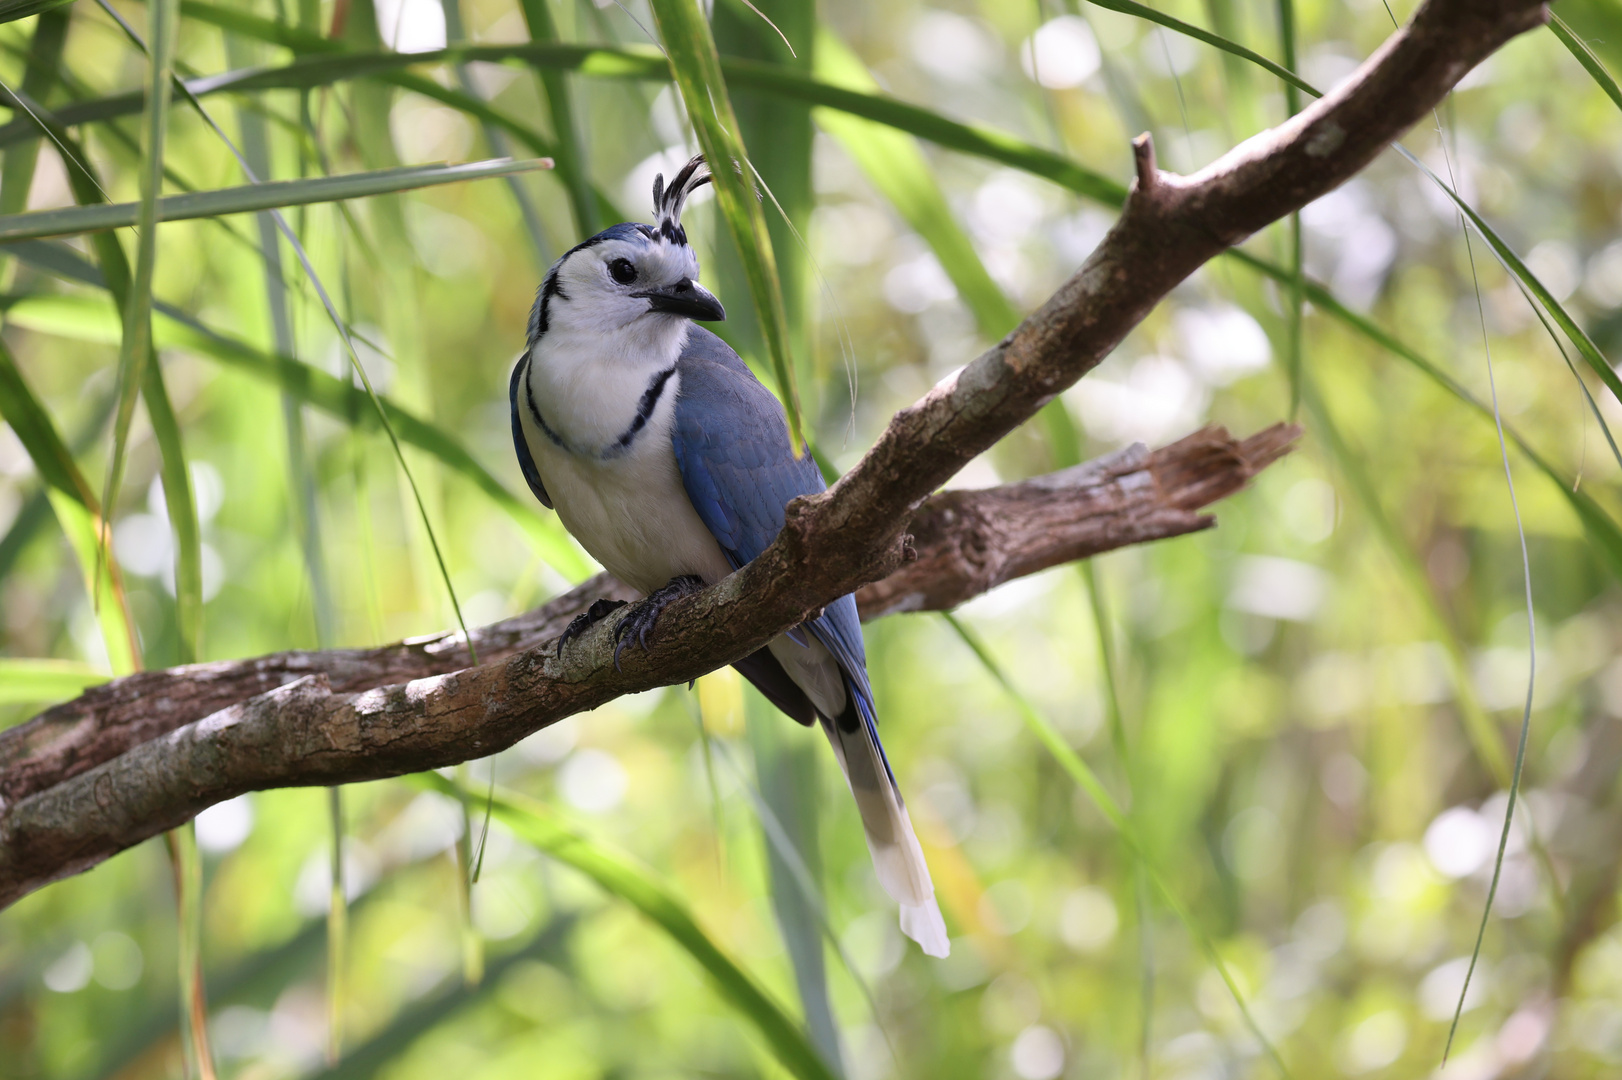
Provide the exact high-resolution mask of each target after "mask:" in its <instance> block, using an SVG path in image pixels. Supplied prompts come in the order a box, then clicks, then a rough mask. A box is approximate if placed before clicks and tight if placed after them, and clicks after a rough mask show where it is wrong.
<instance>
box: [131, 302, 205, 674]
mask: <svg viewBox="0 0 1622 1080" xmlns="http://www.w3.org/2000/svg"><path fill="white" fill-rule="evenodd" d="M147 298H148V303H149V305H150V301H151V294H150V293H148V296H147ZM147 319H148V321H149V322H150V320H151V309H150V306H149V307H148V311H147ZM149 332H150V331H149ZM148 349H149V350H151V352H150V355H149V356H148V357H147V363H146V372H145V375H144V376H143V377H142V385H141V397H142V398H143V399H144V400H145V401H146V414H147V419H148V420H149V421H151V423H152V434H153V436H154V437H155V439H156V440H157V443H158V455H159V458H158V460H159V474H160V475H161V476H162V477H163V501H164V507H165V509H166V510H167V511H168V514H169V528H170V530H171V531H172V532H173V533H174V537H175V625H176V628H177V629H178V631H179V640H180V657H179V660H180V663H182V664H191V663H195V662H196V661H197V659H198V656H199V649H200V647H201V641H202V633H203V556H202V547H203V538H202V528H201V526H200V525H199V523H198V520H197V498H196V494H195V492H193V491H192V482H191V471H190V469H188V468H187V465H186V451H185V447H184V444H183V443H182V440H181V434H180V422H179V420H178V419H176V417H175V410H174V406H173V405H172V404H171V403H170V401H169V390H168V388H167V387H166V386H165V385H164V381H163V369H162V367H161V366H160V365H159V362H158V356H157V350H156V349H155V348H153V346H152V345H151V344H150V343H149V344H148Z"/></svg>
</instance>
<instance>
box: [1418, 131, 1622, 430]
mask: <svg viewBox="0 0 1622 1080" xmlns="http://www.w3.org/2000/svg"><path fill="white" fill-rule="evenodd" d="M1396 151H1397V153H1399V154H1401V155H1402V156H1403V157H1405V158H1407V159H1408V161H1409V163H1410V164H1412V165H1413V166H1414V167H1415V168H1416V169H1418V170H1419V171H1421V172H1423V173H1424V174H1425V175H1426V176H1427V177H1429V178H1430V180H1431V181H1432V182H1433V183H1434V184H1436V186H1437V187H1439V188H1441V189H1442V192H1443V193H1444V194H1445V195H1447V197H1448V198H1449V199H1451V200H1452V201H1453V205H1455V206H1457V207H1458V208H1459V212H1460V213H1461V214H1463V215H1464V216H1465V217H1466V218H1468V219H1469V221H1470V224H1471V225H1474V226H1475V229H1476V232H1478V233H1480V234H1481V237H1482V239H1484V240H1486V241H1487V246H1488V247H1490V248H1492V250H1493V254H1495V255H1497V256H1498V258H1499V259H1500V260H1501V261H1502V262H1503V263H1504V265H1505V266H1506V267H1507V268H1508V269H1509V271H1510V273H1512V274H1514V275H1515V277H1517V278H1519V279H1520V281H1521V284H1523V285H1525V286H1526V288H1527V289H1528V290H1530V291H1531V293H1532V295H1533V296H1535V297H1537V299H1538V303H1540V304H1542V305H1543V308H1544V310H1545V311H1547V312H1548V313H1549V317H1550V318H1552V319H1553V320H1554V322H1555V325H1556V326H1558V327H1560V329H1561V330H1562V331H1563V332H1564V333H1565V335H1566V336H1567V337H1568V338H1570V339H1571V343H1572V344H1573V345H1575V346H1577V352H1578V353H1580V354H1581V355H1582V358H1583V359H1584V360H1585V361H1587V363H1588V366H1589V368H1591V369H1592V370H1593V372H1594V374H1596V375H1598V376H1599V378H1600V381H1601V382H1603V383H1604V384H1605V386H1606V387H1607V388H1608V389H1609V390H1610V391H1611V393H1612V394H1614V395H1615V396H1616V399H1617V400H1618V401H1622V378H1618V376H1617V374H1616V372H1615V371H1614V370H1613V369H1612V368H1611V363H1610V361H1609V360H1607V359H1606V358H1605V354H1604V353H1602V352H1600V350H1599V346H1598V345H1595V344H1594V341H1593V339H1592V338H1590V337H1589V336H1588V333H1587V332H1586V331H1585V330H1583V328H1582V327H1581V326H1580V325H1578V323H1577V320H1576V319H1574V318H1572V316H1571V313H1570V312H1568V311H1567V310H1566V309H1565V307H1564V306H1563V305H1562V304H1561V303H1560V301H1559V300H1557V299H1555V296H1554V294H1553V293H1551V292H1550V291H1549V289H1548V287H1547V286H1546V285H1544V284H1543V282H1541V281H1539V280H1538V276H1537V275H1536V274H1534V273H1532V271H1531V269H1530V268H1529V267H1528V266H1527V265H1526V263H1524V262H1522V261H1521V257H1520V256H1519V255H1517V254H1515V250H1514V249H1513V248H1511V247H1510V246H1509V244H1508V243H1507V242H1505V240H1504V238H1503V237H1501V236H1499V235H1498V232H1497V230H1495V229H1494V228H1493V227H1492V226H1491V225H1488V224H1487V222H1486V219H1484V218H1483V217H1482V216H1481V215H1480V214H1479V213H1477V212H1476V210H1475V208H1474V207H1472V206H1471V205H1470V204H1469V203H1467V202H1465V201H1464V200H1463V199H1462V198H1460V197H1459V195H1458V193H1457V192H1456V191H1454V190H1453V188H1452V186H1451V185H1449V184H1448V183H1447V182H1446V181H1444V180H1443V179H1442V178H1441V177H1439V176H1437V175H1436V174H1435V173H1434V172H1432V171H1431V170H1430V168H1429V167H1428V166H1426V165H1425V163H1424V162H1422V161H1420V160H1419V159H1418V158H1417V157H1415V156H1414V155H1413V154H1411V153H1409V152H1408V151H1407V150H1406V149H1404V148H1403V147H1402V146H1401V145H1397V146H1396Z"/></svg>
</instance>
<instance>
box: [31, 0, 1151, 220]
mask: <svg viewBox="0 0 1622 1080" xmlns="http://www.w3.org/2000/svg"><path fill="white" fill-rule="evenodd" d="M205 7H207V5H202V4H192V3H188V4H186V5H185V6H184V7H183V10H185V11H187V12H188V13H189V12H192V11H193V10H196V9H202V8H205ZM207 21H209V22H211V23H214V24H216V25H222V26H226V27H227V28H228V29H232V30H233V31H236V32H244V33H249V34H250V36H255V37H259V38H260V39H264V40H271V39H275V38H276V37H278V36H280V37H288V36H291V35H293V34H295V33H296V32H294V31H287V30H284V31H283V32H282V33H281V34H279V35H278V34H272V33H271V32H270V30H268V29H264V27H275V25H276V24H274V23H265V22H264V21H263V20H252V19H251V17H249V16H238V15H236V13H224V12H223V11H222V10H221V9H212V8H210V9H209V15H208V19H207ZM260 24H263V26H261V25H260ZM315 40H318V41H319V40H322V39H315ZM332 45H333V43H332V42H325V47H324V48H323V49H322V51H323V52H324V53H325V54H326V55H317V56H307V57H303V58H301V59H299V60H295V61H294V62H293V63H291V64H288V65H286V66H284V67H280V68H259V69H252V70H248V71H235V72H226V73H224V74H221V75H216V76H210V77H208V78H204V79H192V80H188V81H187V86H188V88H189V89H190V90H191V91H192V92H193V93H195V94H196V95H197V96H198V97H207V96H209V95H211V94H217V93H225V92H228V91H236V92H251V91H258V90H276V89H307V88H313V87H318V86H326V85H330V84H332V83H336V82H343V81H346V80H350V79H365V78H383V79H388V80H389V81H392V82H394V83H395V85H398V86H401V87H403V88H406V89H411V90H415V91H416V92H418V93H423V94H427V95H430V96H433V97H435V98H436V99H437V100H440V101H443V102H445V103H446V104H448V105H451V106H452V107H454V108H458V109H462V110H463V111H466V112H469V114H470V115H474V116H476V117H479V118H481V119H482V118H489V119H491V120H492V122H496V123H499V124H500V125H501V126H502V127H503V128H504V129H505V130H507V131H510V132H512V133H513V134H514V135H515V136H516V137H518V138H520V139H523V140H525V141H526V142H527V144H528V145H531V146H532V148H533V149H534V150H535V152H536V153H539V154H550V153H553V152H554V150H555V147H554V146H553V144H552V143H550V142H549V141H547V140H545V139H544V138H542V137H541V136H539V135H538V134H537V133H536V132H534V131H533V129H529V128H526V127H524V125H522V124H519V123H518V122H517V121H514V120H513V119H512V118H510V117H507V116H506V115H505V114H502V113H497V112H495V111H494V110H490V109H489V107H488V106H483V105H481V104H480V103H478V102H476V101H473V100H472V99H469V98H468V97H467V95H465V94H460V93H459V92H456V91H450V90H447V89H446V88H444V87H440V86H438V84H435V83H433V82H432V80H429V79H421V81H420V82H416V83H408V82H406V81H404V79H405V77H406V75H407V74H408V73H406V72H403V71H402V70H401V69H404V68H407V67H410V66H414V65H419V64H434V63H457V62H467V61H476V60H477V61H484V62H487V63H502V62H523V63H527V64H531V65H536V66H546V67H555V68H558V69H560V70H570V71H577V72H579V73H581V74H582V75H587V76H591V77H594V78H605V79H633V80H646V81H658V82H668V81H669V80H670V67H669V65H668V64H667V63H666V62H665V60H664V58H663V57H662V56H660V55H659V54H658V53H657V52H654V51H652V50H641V49H635V48H603V47H596V46H584V45H563V44H553V45H544V46H543V45H538V44H531V45H477V46H462V47H459V48H454V49H445V50H440V51H438V52H430V53H407V54H400V53H381V52H379V53H367V52H348V51H345V52H343V53H341V54H336V55H335V54H333V49H332ZM296 47H298V48H307V47H313V45H312V43H310V42H308V41H306V40H305V39H302V38H300V39H298V41H297V44H296ZM339 48H342V47H341V46H339ZM720 64H721V69H722V71H723V72H724V74H725V76H726V81H727V84H728V85H729V86H733V87H737V88H739V89H747V90H757V91H760V92H762V93H767V94H772V95H775V96H778V97H782V98H786V99H790V100H795V101H803V102H805V103H807V104H810V105H821V106H825V107H827V108H830V109H836V110H839V111H841V112H847V113H850V114H852V115H854V116H861V117H864V118H866V119H869V120H876V121H878V122H879V123H882V124H886V125H888V126H890V127H894V128H898V129H899V130H902V131H906V132H908V133H910V134H913V135H917V136H919V137H920V138H923V139H927V140H929V141H930V142H933V143H936V144H938V145H940V146H943V147H946V148H947V149H951V150H956V151H959V152H961V153H965V154H971V155H974V156H977V157H983V158H986V159H987V160H990V161H997V162H1001V163H1002V164H1005V165H1010V166H1012V167H1014V168H1017V169H1023V170H1024V171H1026V172H1029V173H1031V175H1033V176H1039V177H1041V178H1043V179H1045V180H1049V181H1052V182H1053V183H1055V184H1058V185H1059V186H1061V187H1063V188H1066V189H1068V190H1071V191H1074V192H1076V193H1078V194H1081V195H1085V196H1087V197H1088V198H1092V199H1097V200H1098V201H1099V202H1103V203H1106V204H1108V205H1111V206H1120V205H1121V204H1122V203H1123V202H1124V201H1125V200H1126V186H1125V185H1124V184H1122V183H1120V182H1119V181H1117V180H1115V179H1113V178H1112V177H1108V176H1105V175H1103V174H1102V173H1098V172H1096V171H1094V170H1092V169H1089V168H1087V167H1086V166H1084V165H1082V164H1080V163H1078V162H1076V161H1073V160H1071V159H1070V158H1067V157H1065V156H1064V155H1062V154H1057V153H1054V152H1053V151H1051V150H1047V149H1044V148H1042V147H1039V146H1035V145H1033V144H1031V143H1028V142H1026V141H1025V140H1023V139H1020V138H1018V137H1017V136H1014V135H1010V134H1008V133H1007V132H1004V131H999V130H997V129H996V128H992V127H988V126H985V125H981V124H967V123H961V122H959V121H956V120H952V119H950V118H948V117H946V116H943V115H941V114H940V113H937V112H934V111H932V110H929V109H926V108H923V107H921V106H918V105H913V104H910V103H908V102H905V101H901V100H900V99H898V98H894V97H890V96H888V95H886V94H871V93H862V92H859V91H854V90H849V89H846V88H843V87H838V86H830V85H828V84H826V83H824V82H820V81H818V80H816V79H813V78H808V77H807V76H805V75H803V74H801V73H799V72H797V71H794V70H793V69H791V68H786V67H783V66H781V65H778V64H770V63H762V62H759V61H750V60H740V59H736V58H732V57H725V58H722V59H721V61H720ZM419 78H420V77H419ZM140 108H141V95H140V94H138V93H136V94H118V95H114V96H112V97H107V98H101V99H98V100H96V101H88V102H80V103H77V104H73V105H67V106H64V107H62V108H61V109H58V110H56V115H57V117H58V118H59V119H60V120H61V122H62V123H63V124H64V125H68V126H73V125H77V124H84V123H91V122H94V121H99V120H109V119H113V118H115V117H119V116H127V115H130V114H132V113H135V112H139V111H140ZM37 136H38V131H37V130H36V129H35V128H34V127H33V126H31V125H30V124H28V123H26V122H19V121H13V122H12V123H9V124H5V125H0V146H8V145H11V144H13V143H15V142H18V141H21V140H23V139H29V138H35V137H37ZM598 200H599V202H600V203H601V202H604V201H606V200H605V198H604V196H603V194H602V193H601V192H599V193H598Z"/></svg>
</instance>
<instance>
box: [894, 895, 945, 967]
mask: <svg viewBox="0 0 1622 1080" xmlns="http://www.w3.org/2000/svg"><path fill="white" fill-rule="evenodd" d="M901 932H902V933H903V934H906V935H907V936H908V937H910V938H912V940H914V941H916V942H917V943H918V947H919V948H921V949H923V950H924V952H925V953H927V954H928V955H930V956H934V957H939V958H942V959H944V958H945V957H947V956H950V955H951V953H952V943H951V942H950V941H949V940H948V939H947V937H946V920H945V919H942V918H941V909H940V905H939V904H937V903H935V898H934V897H933V896H931V897H930V898H929V899H928V900H926V901H924V902H923V903H922V904H902V905H901Z"/></svg>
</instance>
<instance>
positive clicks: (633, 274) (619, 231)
mask: <svg viewBox="0 0 1622 1080" xmlns="http://www.w3.org/2000/svg"><path fill="white" fill-rule="evenodd" d="M709 182H710V173H709V170H708V169H706V168H705V167H704V157H703V155H699V156H698V157H695V158H693V160H691V161H689V162H688V163H687V164H686V165H684V166H682V168H681V171H680V172H678V173H677V174H676V176H675V179H673V180H672V181H671V182H670V186H668V187H666V186H665V178H664V174H663V173H661V174H660V175H659V176H658V177H657V178H656V179H655V180H654V181H653V213H654V224H653V225H643V224H641V223H640V222H626V223H625V224H621V225H613V226H610V227H609V228H607V229H604V230H603V231H602V232H600V233H598V234H597V235H596V236H593V237H592V238H591V239H589V240H587V241H585V242H584V243H581V244H579V245H577V246H575V247H574V248H573V249H571V250H570V251H568V252H567V253H565V254H564V256H563V257H562V258H561V259H559V260H558V261H557V262H555V263H553V264H552V269H551V270H549V271H547V274H546V279H545V280H544V281H543V282H542V283H541V288H540V291H539V292H538V293H537V294H536V297H535V308H534V310H533V311H531V312H530V319H529V346H530V348H532V349H533V348H534V347H535V343H536V342H537V341H539V340H540V338H541V336H542V335H543V334H545V333H547V332H548V331H549V330H550V329H552V328H554V327H567V328H569V329H571V330H583V331H595V332H599V333H610V332H614V331H618V330H622V329H625V328H627V327H630V326H632V325H633V324H637V323H638V322H639V320H645V324H646V325H648V326H649V328H650V329H654V328H656V327H659V326H661V325H665V326H668V325H670V324H674V323H678V322H680V321H681V320H685V319H696V320H698V321H700V322H719V321H720V320H722V319H725V318H726V311H725V310H724V309H723V308H722V307H721V301H719V300H717V299H716V298H715V295H714V294H713V293H711V292H710V291H709V290H708V289H706V288H704V286H702V285H700V284H699V283H698V257H697V256H696V255H695V254H693V249H692V247H691V246H690V245H689V244H688V243H687V232H686V230H685V229H683V228H682V225H681V212H682V207H683V206H685V205H686V203H687V197H688V196H689V195H691V194H692V193H693V192H694V191H695V190H697V189H698V188H700V187H703V186H704V185H705V184H707V183H709Z"/></svg>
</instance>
